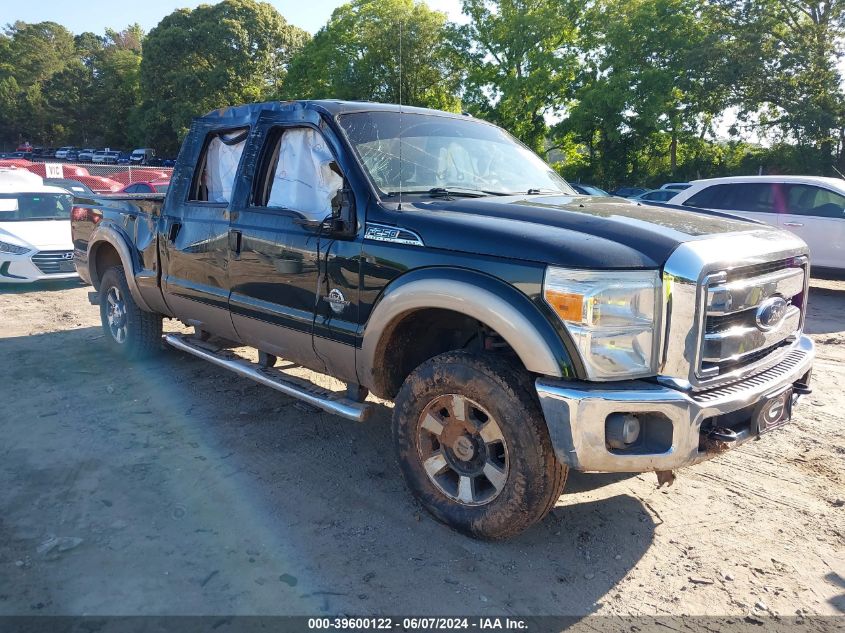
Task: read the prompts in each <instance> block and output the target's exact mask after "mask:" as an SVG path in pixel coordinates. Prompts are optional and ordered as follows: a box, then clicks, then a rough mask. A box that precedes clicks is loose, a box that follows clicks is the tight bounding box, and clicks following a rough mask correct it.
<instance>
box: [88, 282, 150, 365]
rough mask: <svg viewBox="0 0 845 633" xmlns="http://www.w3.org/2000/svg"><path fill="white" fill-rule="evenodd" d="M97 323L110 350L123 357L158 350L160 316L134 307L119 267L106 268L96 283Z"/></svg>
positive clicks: (136, 306)
mask: <svg viewBox="0 0 845 633" xmlns="http://www.w3.org/2000/svg"><path fill="white" fill-rule="evenodd" d="M100 321H101V322H102V324H103V332H104V333H105V335H106V340H107V341H108V342H109V345H110V347H112V348H113V349H115V350H117V351H118V352H119V353H121V354H123V355H124V356H126V357H127V358H131V359H136V358H144V357H147V356H150V355H151V354H153V353H155V352H157V351H158V350H159V349H161V322H162V317H161V315H160V314H154V313H152V312H146V311H144V310H141V308H139V307H138V304H136V303H135V300H134V299H133V298H132V294H131V293H130V292H129V285H128V284H127V283H126V276H125V274H124V272H123V268H122V267H120V266H115V267H113V268H109V269H108V270H107V271H106V272H105V274H103V279H102V281H101V282H100Z"/></svg>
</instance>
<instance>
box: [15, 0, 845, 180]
mask: <svg viewBox="0 0 845 633" xmlns="http://www.w3.org/2000/svg"><path fill="white" fill-rule="evenodd" d="M462 7H463V11H464V14H465V16H466V17H467V18H468V20H467V23H466V24H462V25H456V24H450V23H448V22H447V21H446V18H445V16H444V15H443V14H442V13H439V12H437V11H433V10H431V9H430V8H429V7H428V6H427V5H426V4H425V2H424V1H422V0H352V1H351V2H348V3H347V4H344V5H342V6H340V7H338V8H337V9H336V10H335V11H334V13H333V14H332V16H331V18H330V20H329V21H328V23H327V24H326V25H325V26H324V27H323V28H322V29H320V31H319V32H318V33H317V35H316V36H315V37H314V38H313V39H311V38H310V36H309V35H308V34H307V33H305V32H304V31H302V30H301V29H298V28H296V27H294V26H292V25H290V24H288V23H287V22H286V21H285V19H284V18H283V17H282V16H281V15H279V14H278V12H276V10H275V9H274V8H273V7H272V6H271V5H269V4H267V3H263V2H256V1H254V0H224V1H223V2H219V3H217V4H214V5H201V6H199V7H198V8H196V9H194V10H187V9H181V10H177V11H174V12H173V13H171V14H170V15H168V16H166V17H165V18H164V19H163V20H162V21H161V22H160V23H159V24H158V26H156V27H155V28H154V29H153V30H152V31H151V33H150V34H149V35H148V36H146V37H145V35H144V33H143V32H142V30H141V28H140V27H139V26H138V25H137V24H133V25H130V26H128V27H127V28H125V29H124V30H122V31H114V30H111V29H108V30H106V32H105V33H104V34H102V35H99V34H95V33H88V32H86V33H80V34H78V35H75V36H74V35H73V34H72V33H70V32H69V31H68V30H67V29H65V28H64V27H62V26H60V25H58V24H56V23H53V22H41V23H38V24H27V23H23V22H18V23H15V24H12V25H7V26H6V27H5V29H4V30H3V31H2V32H0V146H2V147H0V149H7V148H8V147H9V146H10V145H14V144H17V143H18V142H20V141H23V140H30V141H32V142H33V143H38V144H49V145H60V144H66V143H72V144H76V145H91V146H100V145H109V146H112V147H123V148H129V147H131V146H133V145H135V146H139V145H153V146H155V147H157V148H158V149H159V151H160V152H162V153H164V154H172V153H175V152H176V150H177V148H178V145H179V143H180V142H181V139H182V136H183V135H184V134H185V132H186V131H187V128H188V125H189V124H190V121H191V119H192V118H193V117H195V116H197V115H201V114H203V113H205V112H207V111H210V110H212V109H215V108H219V107H221V106H225V105H227V104H234V103H242V102H252V101H261V100H266V99H272V98H341V99H358V100H374V101H382V102H398V101H399V100H400V97H401V100H402V102H404V103H406V104H409V105H418V106H427V107H433V108H439V109H444V110H455V111H457V110H459V109H461V108H463V109H467V110H469V111H470V112H471V113H473V114H475V115H476V116H479V117H482V118H485V119H487V120H490V121H493V122H494V123H497V124H499V125H502V126H503V127H505V128H507V129H508V130H509V131H511V132H512V133H513V134H514V135H516V136H517V137H518V138H520V139H521V140H522V141H523V142H525V143H526V144H527V145H529V146H530V147H532V148H533V149H535V150H537V151H538V152H540V153H541V154H543V155H545V156H546V157H547V158H548V160H549V161H550V162H551V163H552V164H553V165H554V166H555V168H556V169H558V170H559V171H560V172H561V173H563V174H564V175H565V176H566V177H567V178H571V179H575V180H577V179H582V180H585V181H587V180H589V181H591V182H594V183H596V184H599V185H603V186H605V187H607V188H613V187H614V186H616V185H619V184H623V183H624V184H641V185H658V184H660V183H661V182H663V181H665V180H668V179H672V180H683V179H691V178H698V177H708V176H719V175H727V174H732V173H757V172H758V171H760V170H762V171H763V172H765V173H770V172H780V173H799V172H803V173H821V174H831V173H833V172H834V168H838V169H839V170H840V171H843V172H845V91H843V83H842V82H843V78H842V77H841V76H840V72H839V68H840V66H839V63H840V62H841V60H842V53H843V50H842V47H843V43H845V1H843V0H462ZM400 30H401V38H400ZM400 39H401V47H400ZM400 48H401V64H400V63H399V62H400ZM725 113H727V116H725ZM724 118H727V119H729V120H730V119H736V122H735V124H734V125H732V126H731V128H730V129H728V130H726V129H725V127H724V124H720V123H719V122H720V120H723V119H724ZM740 131H741V132H742V133H743V136H744V137H745V138H748V137H749V135H752V136H753V135H757V136H759V137H761V138H763V139H764V140H765V143H764V144H763V145H752V144H750V143H748V142H744V141H740V140H739V139H740V138H741V137H740V135H739V133H740ZM726 136H727V139H726Z"/></svg>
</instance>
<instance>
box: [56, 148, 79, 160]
mask: <svg viewBox="0 0 845 633" xmlns="http://www.w3.org/2000/svg"><path fill="white" fill-rule="evenodd" d="M72 149H76V148H75V147H74V146H73V145H66V146H64V147H60V148H59V149H57V150H56V158H57V159H58V160H65V159H66V158H67V153H68V152H69V151H70V150H72Z"/></svg>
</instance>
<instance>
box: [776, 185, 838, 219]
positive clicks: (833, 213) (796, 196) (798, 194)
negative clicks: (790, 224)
mask: <svg viewBox="0 0 845 633" xmlns="http://www.w3.org/2000/svg"><path fill="white" fill-rule="evenodd" d="M783 212H784V213H791V214H794V215H806V216H813V217H820V218H845V196H843V195H841V194H838V193H836V192H835V191H831V190H830V189H823V188H821V187H815V186H813V185H789V186H788V190H787V193H786V196H785V208H784V210H783Z"/></svg>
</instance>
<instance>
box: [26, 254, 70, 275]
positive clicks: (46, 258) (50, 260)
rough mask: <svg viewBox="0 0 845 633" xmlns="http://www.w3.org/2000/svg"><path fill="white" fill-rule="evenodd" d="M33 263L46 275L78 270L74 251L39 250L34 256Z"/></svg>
mask: <svg viewBox="0 0 845 633" xmlns="http://www.w3.org/2000/svg"><path fill="white" fill-rule="evenodd" d="M32 263H33V264H35V266H36V267H37V268H38V270H40V271H41V272H42V273H44V274H45V275H59V274H62V273H74V272H76V267H75V266H74V265H73V251H39V252H37V253H36V254H35V255H33V256H32Z"/></svg>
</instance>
